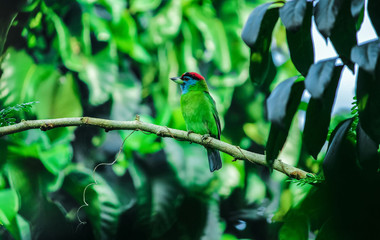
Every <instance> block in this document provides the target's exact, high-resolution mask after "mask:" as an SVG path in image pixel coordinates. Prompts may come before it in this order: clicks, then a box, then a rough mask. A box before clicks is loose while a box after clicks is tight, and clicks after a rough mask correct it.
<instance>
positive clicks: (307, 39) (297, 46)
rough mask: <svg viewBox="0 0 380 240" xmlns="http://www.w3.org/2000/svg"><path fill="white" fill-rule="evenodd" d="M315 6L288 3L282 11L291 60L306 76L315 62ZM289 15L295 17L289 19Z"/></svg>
mask: <svg viewBox="0 0 380 240" xmlns="http://www.w3.org/2000/svg"><path fill="white" fill-rule="evenodd" d="M312 10H313V4H312V3H311V2H309V3H306V1H305V0H298V1H292V2H287V3H286V4H285V6H284V7H282V8H281V9H280V17H281V20H282V21H283V23H284V25H285V26H286V39H287V41H288V46H289V51H290V58H291V59H292V62H293V64H294V66H295V67H296V69H297V70H298V71H299V72H300V73H301V74H302V75H303V76H306V75H307V72H308V71H309V68H310V66H311V65H312V64H313V62H314V47H313V42H312V39H311V30H310V29H311V18H312ZM289 15H291V16H294V17H293V18H290V19H289Z"/></svg>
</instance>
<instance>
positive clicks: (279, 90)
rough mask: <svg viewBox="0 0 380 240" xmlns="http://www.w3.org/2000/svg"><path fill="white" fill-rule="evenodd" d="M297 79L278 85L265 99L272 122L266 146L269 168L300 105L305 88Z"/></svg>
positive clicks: (282, 144)
mask: <svg viewBox="0 0 380 240" xmlns="http://www.w3.org/2000/svg"><path fill="white" fill-rule="evenodd" d="M298 79H299V78H298V77H292V78H289V79H287V80H285V81H284V82H282V83H280V84H279V85H278V86H277V87H276V88H275V89H274V90H273V91H272V93H271V95H270V96H269V98H268V99H267V112H268V119H269V120H270V121H271V122H272V125H271V129H270V132H269V137H268V141H267V146H266V161H267V163H268V165H269V166H271V164H272V163H273V161H274V160H275V159H276V158H277V156H278V154H279V153H280V151H281V149H282V147H283V146H284V144H285V141H286V138H287V136H288V132H289V128H290V125H291V122H292V119H293V116H294V114H295V113H296V111H297V108H298V105H299V104H300V101H301V97H302V93H303V90H304V88H305V86H304V82H303V81H297V80H298Z"/></svg>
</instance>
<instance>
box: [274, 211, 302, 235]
mask: <svg viewBox="0 0 380 240" xmlns="http://www.w3.org/2000/svg"><path fill="white" fill-rule="evenodd" d="M308 236H309V221H308V218H307V216H306V215H305V214H303V213H300V212H298V211H290V212H289V213H288V214H287V215H286V217H285V223H284V225H282V227H281V229H280V233H279V240H288V239H292V240H307V239H309V238H308Z"/></svg>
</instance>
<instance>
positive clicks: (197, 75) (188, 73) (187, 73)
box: [181, 72, 205, 80]
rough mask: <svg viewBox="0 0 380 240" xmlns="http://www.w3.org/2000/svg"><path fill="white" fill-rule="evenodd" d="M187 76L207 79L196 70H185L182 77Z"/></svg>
mask: <svg viewBox="0 0 380 240" xmlns="http://www.w3.org/2000/svg"><path fill="white" fill-rule="evenodd" d="M185 76H189V77H191V78H193V79H196V80H205V78H204V77H202V75H200V74H199V73H196V72H185V73H184V74H182V76H181V78H183V77H185Z"/></svg>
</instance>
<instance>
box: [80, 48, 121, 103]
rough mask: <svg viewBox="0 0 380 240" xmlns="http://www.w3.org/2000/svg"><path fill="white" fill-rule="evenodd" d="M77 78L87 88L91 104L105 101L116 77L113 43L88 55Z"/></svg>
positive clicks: (116, 69) (116, 68)
mask: <svg viewBox="0 0 380 240" xmlns="http://www.w3.org/2000/svg"><path fill="white" fill-rule="evenodd" d="M82 67H83V68H81V70H80V72H79V78H80V79H81V80H82V81H83V82H85V83H86V84H87V86H88V88H89V92H90V95H89V101H90V104H92V105H99V104H102V103H104V102H105V101H107V100H108V99H109V98H110V96H111V94H112V91H113V86H114V83H115V82H116V80H117V79H118V66H117V52H116V47H115V45H114V44H112V43H110V44H109V45H108V46H107V47H105V48H104V49H102V50H101V51H99V52H98V53H96V54H94V55H93V56H91V57H89V59H87V61H86V62H85V64H83V66H82Z"/></svg>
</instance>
